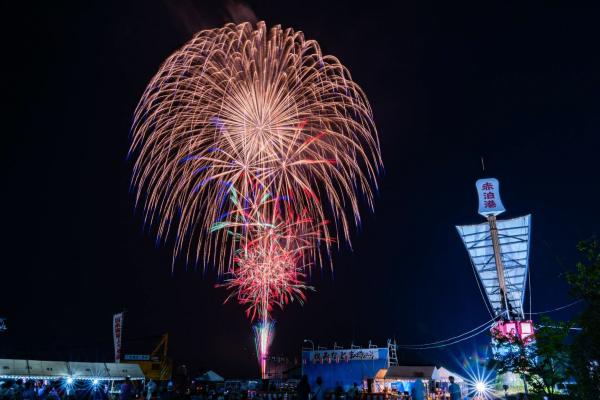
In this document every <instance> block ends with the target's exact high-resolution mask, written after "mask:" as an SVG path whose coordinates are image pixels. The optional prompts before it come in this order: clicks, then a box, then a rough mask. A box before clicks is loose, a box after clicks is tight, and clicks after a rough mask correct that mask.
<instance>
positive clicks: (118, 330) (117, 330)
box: [113, 312, 123, 363]
mask: <svg viewBox="0 0 600 400" xmlns="http://www.w3.org/2000/svg"><path fill="white" fill-rule="evenodd" d="M122 335H123V313H122V312H120V313H118V314H115V315H113V341H114V343H115V362H116V363H118V362H121V337H122Z"/></svg>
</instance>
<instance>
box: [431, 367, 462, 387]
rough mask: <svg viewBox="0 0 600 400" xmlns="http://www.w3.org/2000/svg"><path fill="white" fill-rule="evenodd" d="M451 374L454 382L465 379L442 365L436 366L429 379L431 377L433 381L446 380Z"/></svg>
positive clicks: (460, 381)
mask: <svg viewBox="0 0 600 400" xmlns="http://www.w3.org/2000/svg"><path fill="white" fill-rule="evenodd" d="M451 376H453V377H454V382H456V383H462V382H464V381H465V378H463V377H462V376H460V375H458V374H455V373H454V372H452V371H448V370H447V369H446V368H444V367H439V368H436V369H435V371H433V374H432V375H431V379H433V380H434V381H443V382H448V380H449V378H450V377H451Z"/></svg>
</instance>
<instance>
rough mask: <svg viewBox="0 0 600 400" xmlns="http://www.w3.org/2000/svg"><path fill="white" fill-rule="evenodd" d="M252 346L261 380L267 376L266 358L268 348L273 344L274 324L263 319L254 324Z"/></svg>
mask: <svg viewBox="0 0 600 400" xmlns="http://www.w3.org/2000/svg"><path fill="white" fill-rule="evenodd" d="M252 328H253V330H254V346H255V347H256V358H258V363H259V364H260V370H261V372H262V376H263V378H265V377H266V375H267V358H268V357H269V347H271V343H272V342H273V336H274V334H275V333H274V332H275V329H274V328H275V322H273V321H271V320H269V319H267V318H265V319H263V320H262V321H260V322H258V323H256V324H254V326H253V327H252Z"/></svg>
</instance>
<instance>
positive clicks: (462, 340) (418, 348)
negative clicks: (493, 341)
mask: <svg viewBox="0 0 600 400" xmlns="http://www.w3.org/2000/svg"><path fill="white" fill-rule="evenodd" d="M492 325H493V324H489V325H486V326H485V327H484V328H483V329H482V330H480V331H479V332H475V333H474V334H472V335H470V336H467V337H464V338H462V339H459V340H456V341H454V342H450V343H445V344H440V345H437V346H424V347H408V348H404V349H405V350H430V349H439V348H441V347H448V346H453V345H455V344H457V343H460V342H464V341H465V340H468V339H471V338H474V337H475V336H478V335H481V334H482V333H483V332H486V331H488V330H489V329H490V328H491V327H492ZM399 347H400V346H399Z"/></svg>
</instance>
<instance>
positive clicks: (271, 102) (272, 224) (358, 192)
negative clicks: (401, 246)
mask: <svg viewBox="0 0 600 400" xmlns="http://www.w3.org/2000/svg"><path fill="white" fill-rule="evenodd" d="M132 131H133V139H132V144H131V148H130V154H132V155H133V156H134V158H135V164H134V169H133V177H132V186H133V188H134V190H135V192H136V205H138V206H140V207H142V208H143V210H144V215H145V221H146V223H148V224H150V225H152V226H154V227H155V229H156V231H157V236H158V239H159V240H160V239H164V238H166V237H168V236H170V235H173V236H174V238H175V246H174V251H173V257H174V259H175V257H177V256H178V255H180V254H183V255H185V259H186V261H187V262H192V261H194V262H202V263H203V265H207V264H212V265H214V266H215V267H216V268H217V270H218V272H219V273H220V274H223V273H224V274H225V276H226V279H225V282H224V283H223V284H222V285H220V286H224V287H225V288H227V289H228V290H230V294H229V296H228V298H227V299H234V298H235V299H236V300H237V301H238V302H239V303H241V304H242V305H244V306H245V307H246V312H247V314H248V316H249V317H250V318H251V319H252V320H254V319H258V321H259V322H258V325H257V327H255V332H256V335H257V336H256V337H257V353H258V354H259V361H260V362H261V369H262V371H263V375H264V372H265V368H264V367H265V365H264V364H263V361H264V360H266V356H267V355H268V347H269V343H270V340H271V339H270V338H272V333H273V322H272V320H271V319H270V314H271V312H272V310H273V308H274V307H275V306H277V307H280V308H283V307H284V305H285V304H287V303H289V302H290V301H294V300H296V301H299V302H300V303H302V302H303V301H304V300H305V291H306V290H310V289H312V288H310V287H309V286H307V285H306V282H305V278H306V274H307V271H308V270H309V269H310V267H311V266H313V265H316V264H318V265H323V261H324V260H323V256H322V254H325V257H327V258H328V257H329V255H330V247H331V244H332V243H333V242H335V241H337V242H339V241H340V239H344V240H346V241H349V239H350V232H351V228H352V227H353V225H356V224H359V222H360V214H359V198H364V199H365V201H366V203H367V204H368V205H369V206H370V207H371V208H372V207H373V190H372V187H376V185H377V182H376V174H377V171H378V170H379V168H380V167H381V166H382V161H381V154H380V148H379V141H378V138H377V134H376V130H375V125H374V123H373V117H372V112H371V108H370V106H369V103H368V101H367V98H366V96H365V95H364V93H363V92H362V90H361V89H360V87H359V86H358V85H357V84H356V83H354V82H353V81H352V79H351V76H350V73H349V72H348V70H347V69H346V68H345V67H344V66H343V65H342V64H341V63H340V62H339V61H338V60H337V59H336V58H335V57H333V56H327V55H323V54H322V52H321V49H320V47H319V45H318V43H317V42H316V41H314V40H305V38H304V35H303V34H302V33H301V32H294V31H293V30H292V29H282V28H281V27H280V26H279V25H276V26H274V27H272V28H271V29H267V27H266V25H265V24H264V23H263V22H259V23H258V24H257V25H256V27H253V26H252V25H251V24H249V23H245V24H240V25H233V24H228V25H226V26H225V27H223V28H220V29H212V30H205V31H202V32H200V33H198V34H197V35H195V36H194V38H193V39H192V40H191V41H190V42H188V43H187V44H186V45H184V46H183V47H182V48H181V49H179V50H178V51H176V52H175V53H174V54H173V55H171V56H170V57H169V58H168V59H167V60H166V61H165V62H164V63H163V65H162V66H161V68H160V69H159V71H158V73H157V74H156V75H155V76H154V78H153V79H152V80H151V82H150V84H149V85H148V87H147V88H146V91H145V92H144V94H143V96H142V99H141V100H140V103H139V104H138V107H137V109H136V112H135V117H134V122H133V127H132ZM347 211H349V212H347ZM326 216H330V218H331V221H332V223H328V219H327V217H326ZM323 247H324V250H323V249H322V248H323ZM322 252H323V253H322Z"/></svg>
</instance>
